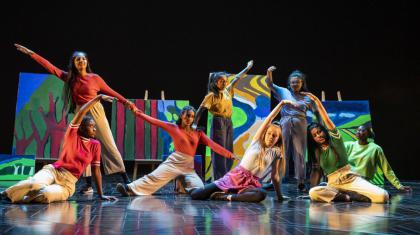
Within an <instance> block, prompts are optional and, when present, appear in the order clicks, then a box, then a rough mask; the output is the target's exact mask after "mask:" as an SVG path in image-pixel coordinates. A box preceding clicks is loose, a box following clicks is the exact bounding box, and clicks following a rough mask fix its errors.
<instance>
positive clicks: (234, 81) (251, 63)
mask: <svg viewBox="0 0 420 235" xmlns="http://www.w3.org/2000/svg"><path fill="white" fill-rule="evenodd" d="M253 65H254V61H252V60H250V61H248V64H247V65H246V68H244V69H243V70H242V71H241V72H239V73H238V74H236V76H235V78H234V79H233V80H232V82H230V84H229V85H228V86H227V87H226V89H228V90H231V89H233V88H235V86H236V85H237V84H238V82H239V81H240V80H242V78H244V77H245V76H246V74H247V73H248V71H249V70H250V69H251V68H252V66H253Z"/></svg>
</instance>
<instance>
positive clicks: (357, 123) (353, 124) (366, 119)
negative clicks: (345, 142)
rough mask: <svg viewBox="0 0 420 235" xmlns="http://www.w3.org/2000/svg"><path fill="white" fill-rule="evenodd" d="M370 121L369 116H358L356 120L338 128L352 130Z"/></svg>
mask: <svg viewBox="0 0 420 235" xmlns="http://www.w3.org/2000/svg"><path fill="white" fill-rule="evenodd" d="M370 120H371V117H370V114H364V115H360V116H359V117H357V118H356V119H354V120H353V121H351V122H348V123H346V124H343V125H341V126H339V128H353V127H356V128H357V127H359V126H360V125H361V124H364V123H366V122H369V121H370Z"/></svg>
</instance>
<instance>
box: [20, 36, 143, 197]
mask: <svg viewBox="0 0 420 235" xmlns="http://www.w3.org/2000/svg"><path fill="white" fill-rule="evenodd" d="M15 46H16V48H17V50H19V51H21V52H22V53H24V54H26V55H29V56H30V57H31V58H32V59H34V60H35V61H36V62H38V63H39V64H40V65H42V66H43V67H44V68H45V69H46V70H47V71H48V72H50V73H51V74H53V75H55V76H57V77H58V78H60V79H61V80H62V81H63V82H64V83H65V85H64V90H63V91H64V92H63V94H64V98H65V99H66V102H67V104H69V106H70V108H69V112H70V113H72V112H74V111H76V112H77V111H78V110H79V109H80V107H81V106H82V105H84V104H85V103H86V102H88V101H89V100H91V99H92V98H94V97H95V96H97V95H98V93H104V94H106V95H109V96H113V97H115V98H117V99H118V101H119V102H121V103H123V104H124V105H125V106H126V107H128V108H129V109H131V110H133V109H134V108H135V105H134V104H133V103H132V102H130V101H129V100H127V99H125V98H124V97H123V96H122V95H120V94H118V93H117V92H115V91H114V90H112V89H111V88H110V87H109V86H108V85H107V84H106V83H105V81H104V80H103V79H102V78H101V77H100V76H99V75H97V74H94V73H92V70H91V68H90V65H89V61H88V58H87V55H86V53H84V52H80V51H76V52H74V53H73V55H72V56H71V58H70V62H69V66H68V72H66V71H63V70H61V69H59V68H57V67H55V66H54V65H53V64H51V63H50V62H48V61H47V60H46V59H44V58H43V57H41V56H40V55H38V54H36V53H35V52H33V51H31V50H29V49H28V48H26V47H24V46H21V45H19V44H15ZM90 115H92V117H93V119H94V120H95V122H96V125H97V129H98V133H97V138H98V139H99V140H100V142H101V144H102V162H103V166H104V171H105V174H107V175H109V174H113V173H120V175H121V177H122V178H123V181H124V183H129V182H130V179H129V178H128V176H127V173H126V172H125V167H124V162H123V159H122V156H121V154H120V152H119V151H118V149H117V146H116V144H115V141H114V138H113V137H112V132H111V129H110V128H109V123H108V120H107V118H106V115H105V111H104V108H103V106H102V104H101V103H100V102H97V103H96V104H95V106H94V107H92V109H90ZM84 176H86V177H85V181H86V185H85V186H83V187H82V189H81V192H84V193H90V192H93V189H92V179H91V172H90V168H89V167H88V168H87V171H86V172H85V174H84Z"/></svg>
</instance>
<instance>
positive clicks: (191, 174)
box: [117, 106, 236, 196]
mask: <svg viewBox="0 0 420 235" xmlns="http://www.w3.org/2000/svg"><path fill="white" fill-rule="evenodd" d="M135 114H136V116H138V117H139V118H142V119H144V120H145V121H147V122H149V123H150V124H152V125H156V126H158V127H160V128H162V129H163V130H164V131H166V132H167V133H168V134H169V136H171V138H172V140H173V141H174V147H175V152H173V153H172V154H171V155H169V157H168V158H167V159H166V160H165V161H164V162H163V163H161V164H160V165H159V167H158V168H157V169H156V170H154V171H153V172H152V173H150V174H148V175H146V176H144V177H142V178H140V179H138V180H135V181H134V182H132V183H130V184H121V183H119V184H117V190H118V191H119V192H120V193H121V194H122V195H123V196H133V195H138V196H140V195H151V194H153V193H154V192H156V191H157V190H159V189H160V188H161V187H163V186H164V185H165V184H167V183H168V182H169V181H171V180H173V179H175V178H177V177H178V176H183V177H184V178H183V183H185V185H184V188H185V190H186V191H187V192H189V191H191V190H192V189H194V188H202V187H204V184H203V182H202V180H201V179H200V177H199V176H198V175H197V173H196V172H195V170H194V155H195V152H196V151H197V146H198V144H200V143H201V144H205V145H207V146H209V147H210V148H211V149H213V150H214V151H216V152H217V153H219V154H220V155H221V156H223V157H226V158H229V159H236V157H235V156H234V155H233V153H231V152H230V151H228V150H226V149H224V148H223V147H221V146H220V145H218V144H216V143H215V142H213V141H212V140H210V139H209V138H208V137H207V136H206V135H205V134H204V132H203V131H197V130H194V129H193V128H192V127H191V125H192V123H193V121H194V116H195V110H194V108H193V107H192V106H186V107H184V108H183V109H182V110H181V113H180V115H179V119H178V121H177V123H176V124H174V123H169V122H164V121H160V120H158V119H156V118H153V117H150V116H148V115H146V114H144V113H143V112H142V111H140V110H137V111H135Z"/></svg>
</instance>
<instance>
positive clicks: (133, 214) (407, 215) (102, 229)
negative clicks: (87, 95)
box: [0, 177, 420, 235]
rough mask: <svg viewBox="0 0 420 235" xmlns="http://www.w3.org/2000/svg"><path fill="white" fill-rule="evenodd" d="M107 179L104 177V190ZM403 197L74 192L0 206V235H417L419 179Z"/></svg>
mask: <svg viewBox="0 0 420 235" xmlns="http://www.w3.org/2000/svg"><path fill="white" fill-rule="evenodd" d="M115 183H116V182H115V179H114V178H112V177H105V191H106V192H107V193H108V194H112V195H118V194H117V192H115V190H114V189H113V186H114V185H115ZM407 185H410V186H412V187H413V188H414V192H413V193H411V194H397V193H396V191H395V190H390V192H391V194H392V195H393V197H392V202H391V203H390V204H385V205H382V204H369V203H332V204H324V203H311V202H310V201H309V200H307V199H299V198H297V197H298V196H299V195H300V194H298V193H297V192H296V189H295V185H287V184H285V185H283V191H284V193H285V195H288V196H290V197H291V200H288V201H285V202H282V203H279V202H277V201H275V200H274V192H269V197H267V199H266V200H264V201H263V202H262V203H257V204H250V203H236V202H232V203H226V202H217V201H192V200H190V198H189V197H188V196H184V195H175V194H173V193H172V191H171V190H172V185H168V186H167V187H165V188H163V189H162V190H160V191H159V194H158V195H155V196H143V197H131V198H119V200H118V201H117V202H112V203H111V202H99V201H96V200H94V198H92V196H84V195H75V196H73V197H72V198H71V199H70V200H69V201H67V202H61V203H51V204H49V205H43V204H31V205H13V204H10V203H6V202H2V203H1V204H0V209H1V220H0V221H1V222H0V233H1V234H20V235H22V234H267V235H268V234H318V233H322V234H340V233H343V234H347V233H349V232H351V233H388V234H420V182H419V183H416V182H407Z"/></svg>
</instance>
